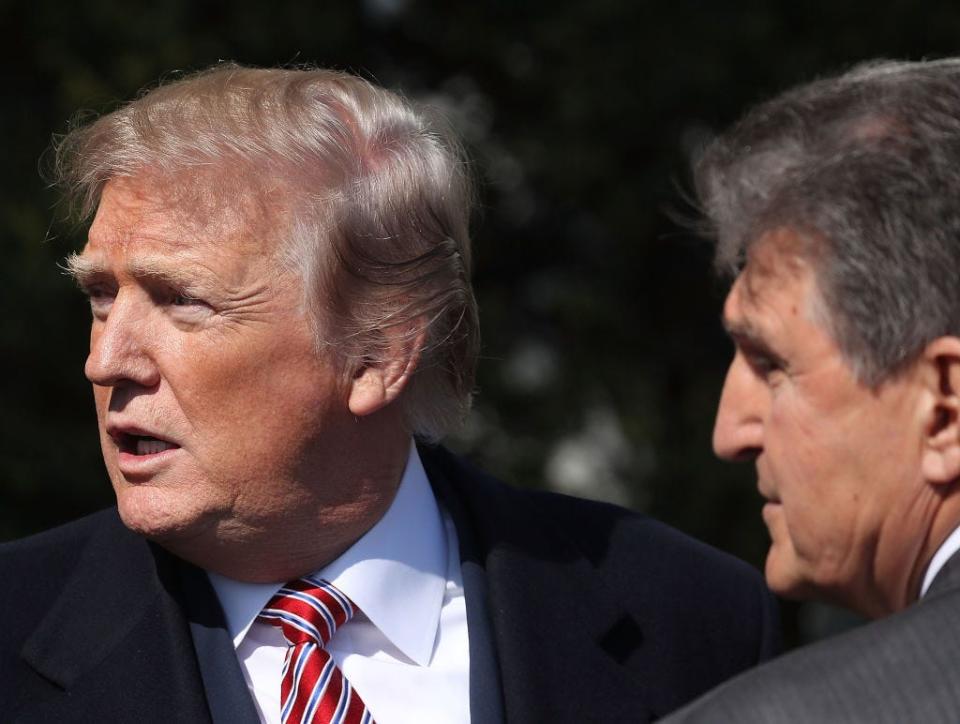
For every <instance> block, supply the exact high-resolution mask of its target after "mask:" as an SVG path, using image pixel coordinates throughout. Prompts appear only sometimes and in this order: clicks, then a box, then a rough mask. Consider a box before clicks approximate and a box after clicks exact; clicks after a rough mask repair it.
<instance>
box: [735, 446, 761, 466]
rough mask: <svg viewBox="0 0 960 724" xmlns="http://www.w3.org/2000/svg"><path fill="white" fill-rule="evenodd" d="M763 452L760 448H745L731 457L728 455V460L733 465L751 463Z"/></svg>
mask: <svg viewBox="0 0 960 724" xmlns="http://www.w3.org/2000/svg"><path fill="white" fill-rule="evenodd" d="M762 451H763V448H760V447H745V448H741V449H739V450H737V451H736V452H735V453H734V454H733V455H730V456H729V457H728V459H729V460H730V461H732V462H735V463H752V462H753V461H754V460H756V459H757V458H758V457H760V453H761V452H762Z"/></svg>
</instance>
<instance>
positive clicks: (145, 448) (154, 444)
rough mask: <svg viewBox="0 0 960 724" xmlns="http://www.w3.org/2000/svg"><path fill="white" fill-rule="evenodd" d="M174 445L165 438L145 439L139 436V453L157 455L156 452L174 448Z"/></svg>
mask: <svg viewBox="0 0 960 724" xmlns="http://www.w3.org/2000/svg"><path fill="white" fill-rule="evenodd" d="M173 448H174V445H172V444H171V443H169V442H166V441H165V440H145V439H144V438H139V439H138V440H137V455H155V454H156V453H159V452H163V451H164V450H172V449H173Z"/></svg>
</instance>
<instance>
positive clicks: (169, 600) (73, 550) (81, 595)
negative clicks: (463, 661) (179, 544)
mask: <svg viewBox="0 0 960 724" xmlns="http://www.w3.org/2000/svg"><path fill="white" fill-rule="evenodd" d="M421 456H422V458H423V461H424V465H425V467H426V470H427V474H428V476H429V478H430V480H431V483H432V484H433V486H434V490H435V492H436V494H437V496H438V499H439V500H440V501H441V502H442V504H443V505H444V506H445V507H446V509H447V510H448V511H449V512H450V515H451V517H452V518H453V520H454V522H455V524H456V528H457V535H458V537H459V539H460V548H461V560H462V565H463V574H464V587H465V590H466V602H467V616H468V627H469V632H470V656H471V660H470V676H471V711H472V714H473V721H474V722H477V723H478V724H479V723H486V722H499V721H507V722H531V723H533V722H567V721H569V722H587V721H598V722H601V721H630V722H634V721H643V720H647V719H650V718H653V717H656V716H657V715H662V714H665V713H667V712H669V711H671V710H672V709H674V708H676V707H677V706H679V705H681V704H682V703H684V702H685V701H688V700H690V699H691V698H693V697H695V696H697V695H698V694H700V693H701V692H703V691H706V690H707V689H709V688H711V687H712V686H714V685H716V684H718V683H719V682H720V681H722V680H724V679H726V678H728V677H730V676H732V675H734V674H736V673H737V672H739V671H741V670H743V669H745V668H747V667H749V666H752V665H753V664H755V663H757V662H758V661H759V660H761V659H764V658H766V657H768V656H769V655H771V654H772V653H774V651H775V648H776V646H777V641H778V639H777V625H776V616H775V613H774V608H773V605H772V599H771V598H770V597H769V595H768V594H767V593H766V589H765V587H764V586H763V585H762V582H761V581H760V578H759V576H758V575H757V574H756V573H755V572H754V571H753V570H752V569H750V568H749V567H747V566H746V565H744V564H743V563H740V562H739V561H736V560H734V559H732V558H730V557H729V556H726V555H723V554H721V553H718V552H716V551H714V550H712V549H710V548H708V547H707V546H704V545H702V544H699V543H697V542H695V541H693V540H691V539H689V538H687V537H685V536H683V535H681V534H679V533H677V532H675V531H673V530H671V529H669V528H667V527H665V526H663V525H660V524H659V523H656V522H655V521H653V520H650V519H649V518H646V517H643V516H640V515H637V514H634V513H630V512H628V511H625V510H623V509H620V508H617V507H615V506H610V505H605V504H600V503H592V502H587V501H583V500H578V499H574V498H569V497H565V496H558V495H553V494H548V493H536V492H529V491H526V492H525V491H520V490H515V489H512V488H509V487H507V486H504V485H502V484H501V483H499V482H497V481H495V480H493V479H491V478H489V477H487V476H485V475H483V474H481V473H478V472H476V471H474V470H472V469H469V468H467V467H466V466H464V464H463V463H462V462H460V461H459V460H458V459H456V458H455V457H453V456H452V455H450V454H449V453H447V452H446V451H444V450H442V449H439V448H434V449H423V450H421ZM0 580H2V581H3V582H4V593H3V594H0V720H2V721H5V722H6V721H15V722H53V721H58V722H70V721H90V722H94V721H96V722H104V721H109V722H144V723H145V722H153V721H156V722H169V721H171V720H176V721H190V722H204V721H211V720H214V721H219V722H230V723H231V724H232V723H233V722H244V721H248V722H249V721H256V713H255V711H254V709H253V705H252V702H251V700H250V697H249V694H248V693H247V690H246V686H245V684H244V682H243V678H242V675H241V674H240V670H239V665H238V664H237V661H236V657H235V655H234V652H233V646H232V642H231V641H230V639H229V636H228V634H227V633H226V631H225V628H224V625H223V620H222V612H221V611H220V610H219V605H218V603H217V601H216V597H215V595H214V594H213V592H212V590H211V588H210V586H209V583H208V582H207V579H206V576H205V575H204V574H203V573H202V572H201V571H198V570H197V569H196V568H193V567H192V566H189V565H188V564H186V563H184V562H183V561H180V560H178V559H176V558H174V557H173V556H172V555H170V554H168V553H166V552H165V551H163V550H162V549H160V548H159V547H157V546H155V545H153V544H150V543H148V542H146V541H145V540H143V539H142V538H140V537H138V536H136V535H134V534H133V533H131V532H129V531H127V530H126V529H125V528H124V527H123V526H122V524H121V523H120V521H119V519H118V516H117V513H116V510H114V509H111V510H107V511H103V512H101V513H97V514H95V515H93V516H89V517H87V518H84V519H82V520H80V521H77V522H75V523H72V524H69V525H66V526H63V527H60V528H57V529H55V530H52V531H49V532H46V533H43V534H40V535H38V536H34V537H32V538H28V539H25V540H22V541H17V542H14V543H9V544H5V545H3V546H0Z"/></svg>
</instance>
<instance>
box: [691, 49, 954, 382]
mask: <svg viewBox="0 0 960 724" xmlns="http://www.w3.org/2000/svg"><path fill="white" fill-rule="evenodd" d="M695 178H696V185H697V190H698V194H699V197H700V200H701V203H702V205H703V207H704V209H705V212H706V214H707V217H708V220H709V222H710V224H711V225H712V227H713V231H714V233H715V234H716V238H717V251H716V260H717V265H718V267H719V268H720V269H721V271H724V272H727V273H733V274H736V273H738V272H739V271H740V270H741V269H742V268H743V266H744V264H745V263H746V259H747V253H748V251H749V249H750V247H751V245H752V244H754V243H755V242H756V241H757V240H759V239H761V238H762V237H763V236H764V234H766V233H768V232H772V231H775V230H778V229H790V230H792V231H794V232H796V233H797V234H798V235H799V236H800V237H801V238H803V239H804V240H805V243H806V248H805V249H804V250H803V252H802V253H803V254H804V255H805V256H806V258H807V259H808V260H809V261H810V263H811V264H812V266H813V268H814V272H815V276H816V280H817V288H818V291H819V295H820V297H821V300H820V302H821V304H820V305H819V306H820V307H821V309H822V310H823V311H824V312H825V314H826V316H827V318H828V319H827V322H828V324H829V326H830V328H831V333H832V334H833V336H834V337H835V339H836V341H837V343H838V344H839V346H840V349H841V351H842V352H843V354H844V356H845V359H846V360H847V361H848V362H849V363H850V364H851V367H852V368H853V369H854V371H855V372H856V373H857V375H858V378H859V379H860V380H861V381H862V382H864V383H866V384H870V385H876V384H879V383H880V382H882V381H883V380H885V379H887V378H889V377H890V376H891V375H893V374H894V373H895V372H897V371H898V370H899V369H902V367H903V366H904V365H906V364H907V363H909V362H910V361H912V360H913V359H915V358H916V356H917V355H918V354H920V352H921V351H922V350H923V348H924V347H925V346H926V345H927V344H928V343H929V342H930V341H932V340H934V339H936V338H937V337H939V336H943V335H957V336H960V59H948V60H939V61H929V62H893V61H876V62H870V63H866V64H862V65H859V66H857V67H855V68H853V69H852V70H850V71H849V72H847V73H844V74H842V75H839V76H837V77H832V78H826V79H822V80H817V81H815V82H812V83H809V84H807V85H803V86H800V87H798V88H795V89H792V90H790V91H787V92H786V93H784V94H782V95H780V96H779V97H777V98H774V99H773V100H771V101H768V102H766V103H763V104H762V105H760V106H758V107H756V108H755V109H753V110H752V111H750V112H749V113H748V114H747V115H746V116H745V117H744V118H743V119H742V120H740V121H739V123H737V124H736V125H735V126H734V127H733V128H732V129H730V130H729V131H728V132H726V133H725V134H723V135H721V136H720V137H719V138H717V139H716V140H715V141H714V142H713V143H712V144H710V145H709V146H708V147H707V148H706V149H705V151H704V153H703V154H702V156H701V157H700V158H699V160H698V162H697V163H696V165H695Z"/></svg>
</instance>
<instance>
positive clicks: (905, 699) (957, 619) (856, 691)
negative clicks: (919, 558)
mask: <svg viewBox="0 0 960 724" xmlns="http://www.w3.org/2000/svg"><path fill="white" fill-rule="evenodd" d="M663 721H664V722H670V724H676V723H677V722H684V723H686V724H690V723H693V722H710V724H723V723H724V722H731V723H733V722H736V723H737V724H751V723H753V722H764V723H765V724H766V723H767V722H770V723H777V722H818V724H819V723H820V722H871V723H874V722H880V723H882V722H891V723H893V722H897V723H898V724H899V723H901V722H924V724H935V723H936V722H960V553H958V554H955V555H954V556H953V557H952V558H951V559H950V560H949V561H948V562H947V564H946V565H945V566H944V567H943V569H942V570H941V571H940V572H939V573H938V574H937V577H936V578H935V579H934V581H933V584H932V585H931V587H930V590H929V591H928V592H927V595H926V596H924V598H923V599H922V600H921V601H920V602H918V603H917V604H915V605H913V606H911V607H910V608H908V609H907V610H905V611H902V612H900V613H898V614H896V615H894V616H890V617H888V618H885V619H881V620H879V621H875V622H873V623H870V624H867V625H865V626H863V627H861V628H858V629H855V630H853V631H850V632H848V633H845V634H842V635H840V636H835V637H833V638H831V639H827V640H825V641H821V642H818V643H816V644H813V645H811V646H807V647H805V648H802V649H799V650H797V651H794V652H792V653H790V654H787V655H785V656H782V657H780V658H778V659H775V660H774V661H772V662H770V663H768V664H765V665H763V666H760V667H759V668H757V669H754V670H753V671H750V672H748V673H746V674H742V675H740V676H738V677H736V678H735V679H732V680H731V681H729V682H727V683H726V684H723V685H722V686H720V687H718V688H716V689H714V690H713V691H711V692H710V693H708V694H706V695H705V696H703V697H701V698H700V699H697V700H696V701H695V702H694V703H693V704H690V705H689V706H687V707H685V708H683V709H681V710H680V711H679V712H677V713H675V714H673V715H672V716H670V717H667V718H666V719H664V720H663Z"/></svg>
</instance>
